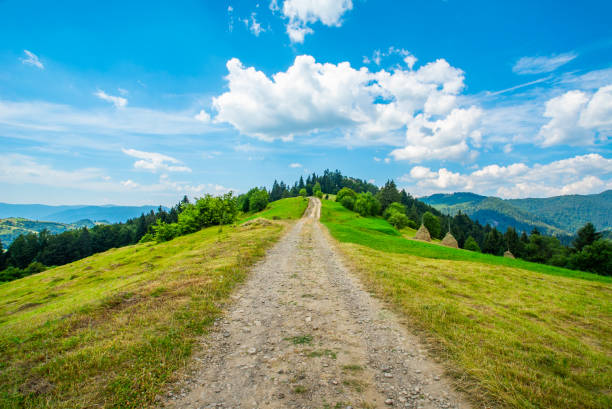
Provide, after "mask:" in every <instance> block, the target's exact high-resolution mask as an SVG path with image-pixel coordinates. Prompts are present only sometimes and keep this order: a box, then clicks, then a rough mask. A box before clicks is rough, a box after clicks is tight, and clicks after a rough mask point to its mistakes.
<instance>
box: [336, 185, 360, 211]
mask: <svg viewBox="0 0 612 409" xmlns="http://www.w3.org/2000/svg"><path fill="white" fill-rule="evenodd" d="M346 196H350V197H351V198H353V202H355V200H356V199H357V193H355V191H354V190H353V189H351V188H348V187H343V188H342V189H340V191H339V192H338V194H337V195H336V202H339V203H342V199H344V198H345V197H346ZM344 207H346V206H344ZM351 210H352V208H351Z"/></svg>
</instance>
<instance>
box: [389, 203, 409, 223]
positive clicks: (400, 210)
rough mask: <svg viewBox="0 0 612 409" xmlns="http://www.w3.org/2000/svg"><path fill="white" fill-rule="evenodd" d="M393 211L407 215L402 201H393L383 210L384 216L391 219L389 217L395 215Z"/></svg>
mask: <svg viewBox="0 0 612 409" xmlns="http://www.w3.org/2000/svg"><path fill="white" fill-rule="evenodd" d="M393 213H401V214H403V215H404V216H405V215H406V208H405V207H404V205H403V204H401V203H398V202H393V203H391V204H390V205H389V206H387V208H386V209H385V211H384V212H383V217H384V218H385V219H389V217H391V215H393Z"/></svg>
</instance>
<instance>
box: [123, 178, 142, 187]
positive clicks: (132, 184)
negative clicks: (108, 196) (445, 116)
mask: <svg viewBox="0 0 612 409" xmlns="http://www.w3.org/2000/svg"><path fill="white" fill-rule="evenodd" d="M120 183H121V185H122V186H123V187H127V188H128V189H136V188H138V187H140V185H139V184H138V183H136V182H134V181H133V180H131V179H128V180H122V181H121V182H120Z"/></svg>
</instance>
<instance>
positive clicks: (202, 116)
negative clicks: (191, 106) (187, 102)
mask: <svg viewBox="0 0 612 409" xmlns="http://www.w3.org/2000/svg"><path fill="white" fill-rule="evenodd" d="M194 118H195V119H197V120H198V121H200V122H204V123H209V122H210V114H209V113H208V112H206V111H204V110H203V109H202V110H200V112H199V113H198V114H197V115H196V116H194Z"/></svg>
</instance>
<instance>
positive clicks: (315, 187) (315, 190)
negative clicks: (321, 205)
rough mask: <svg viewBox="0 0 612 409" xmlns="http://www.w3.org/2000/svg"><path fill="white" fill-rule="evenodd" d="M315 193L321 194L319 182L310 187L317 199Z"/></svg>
mask: <svg viewBox="0 0 612 409" xmlns="http://www.w3.org/2000/svg"><path fill="white" fill-rule="evenodd" d="M317 192H319V193H322V192H321V184H320V183H319V182H317V183H315V184H314V186H313V187H312V194H313V195H314V196H317V197H318V194H317Z"/></svg>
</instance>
